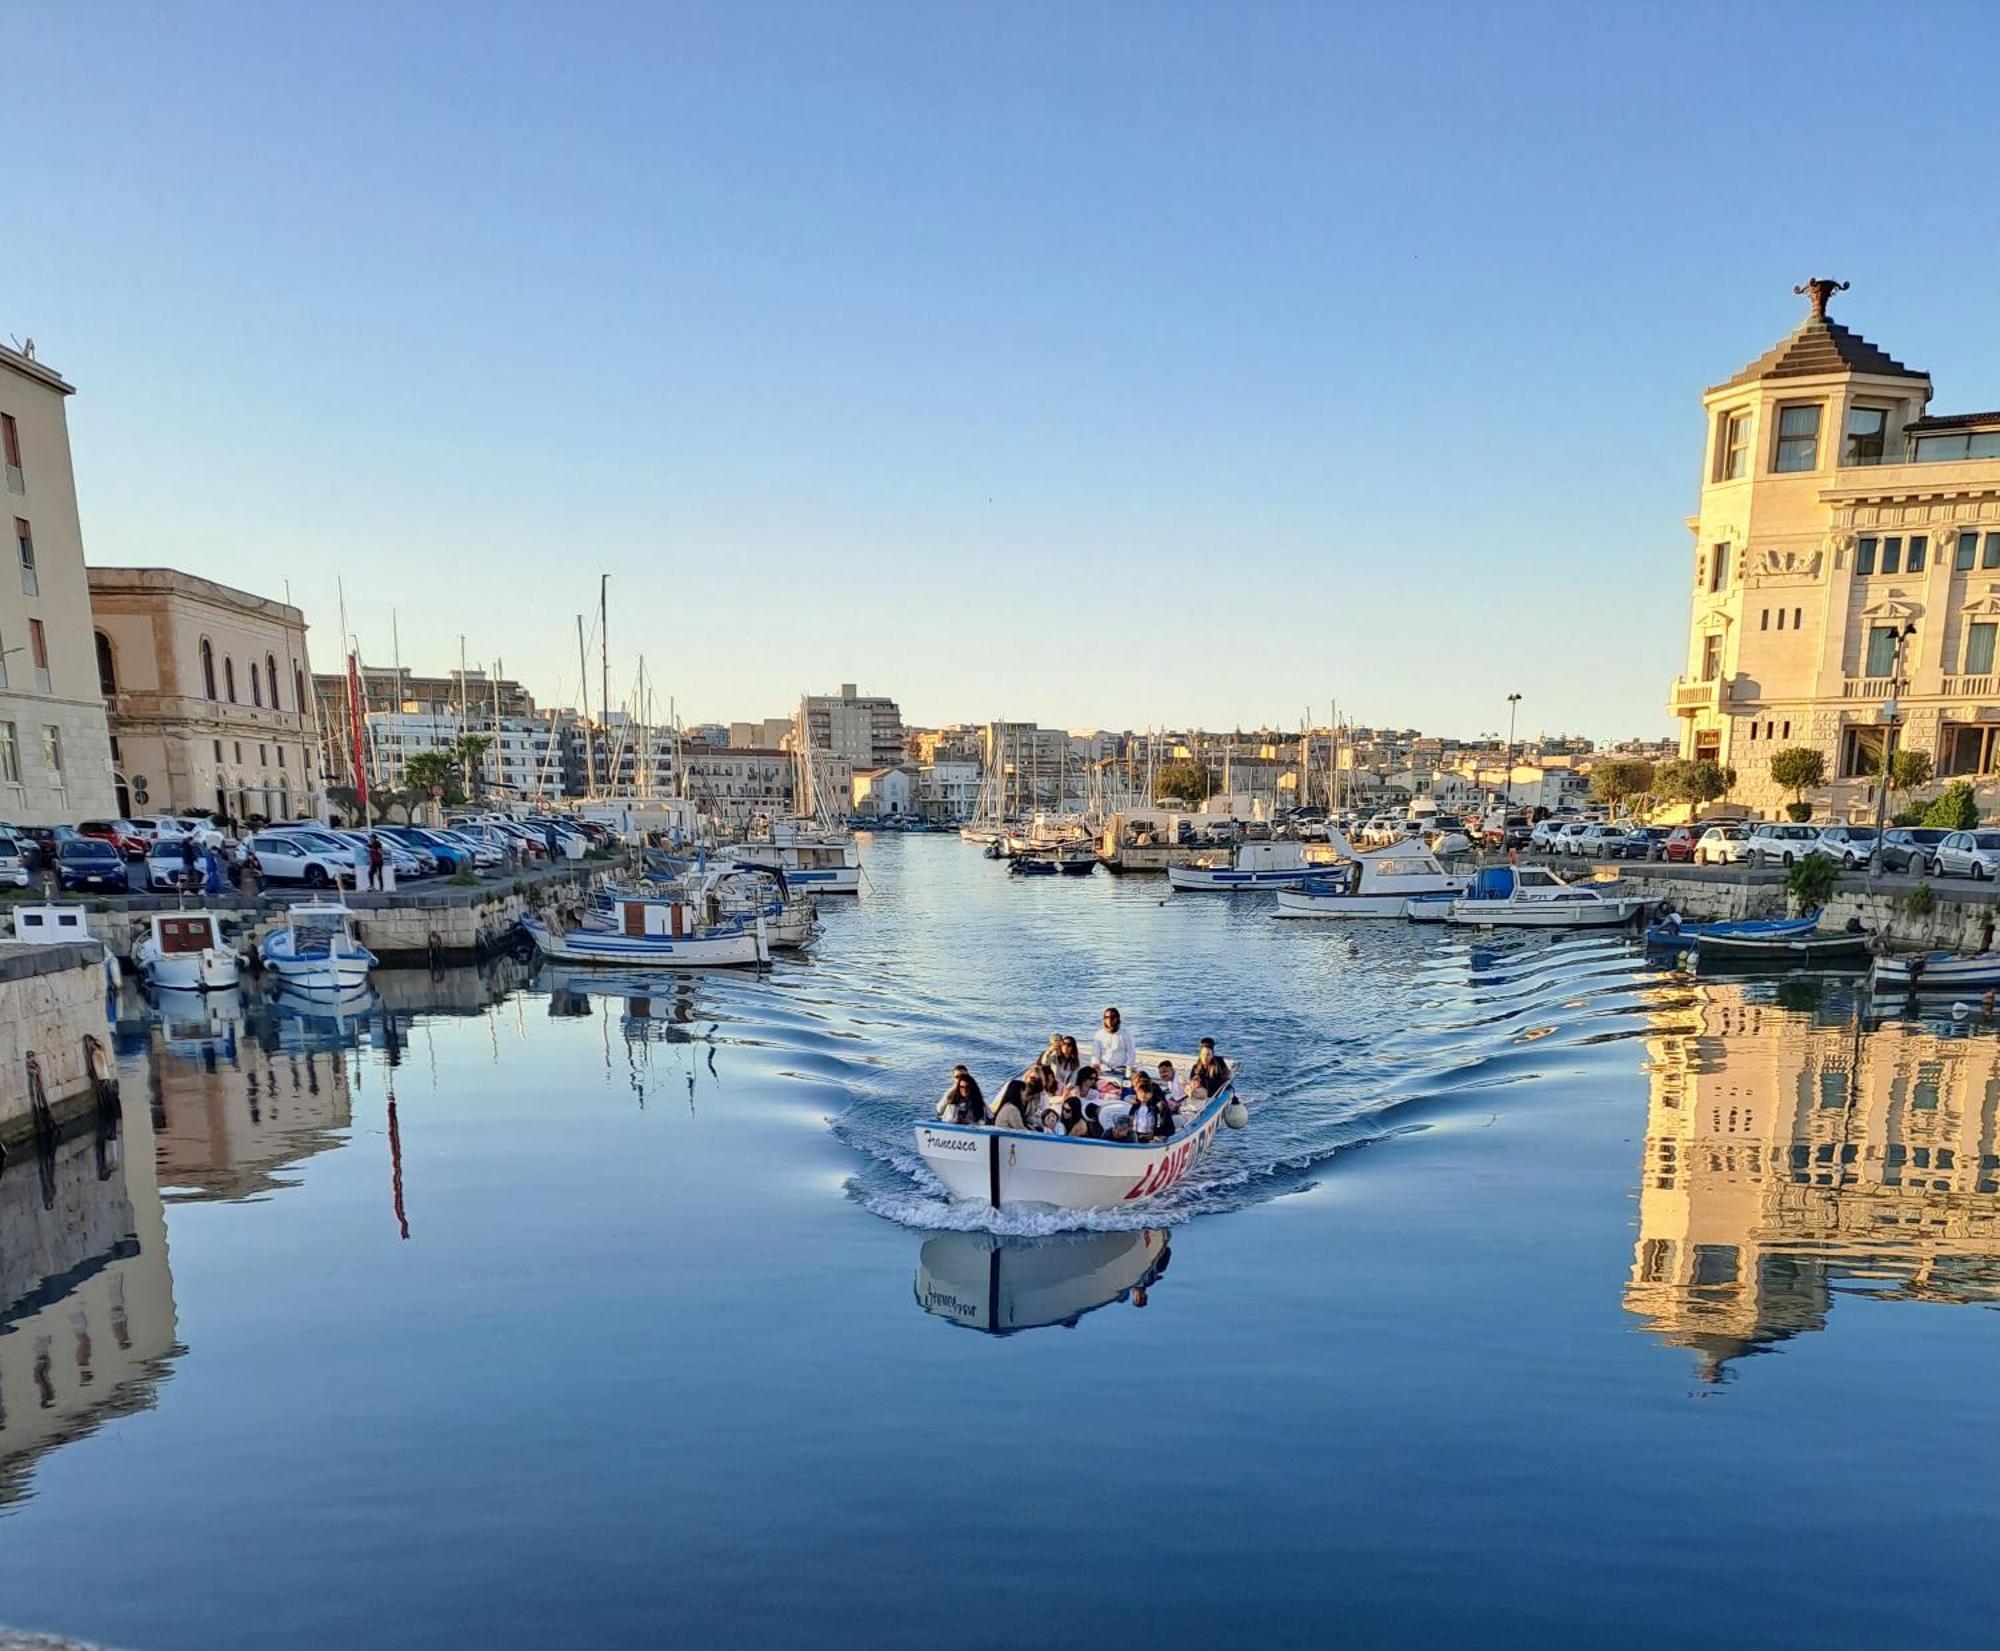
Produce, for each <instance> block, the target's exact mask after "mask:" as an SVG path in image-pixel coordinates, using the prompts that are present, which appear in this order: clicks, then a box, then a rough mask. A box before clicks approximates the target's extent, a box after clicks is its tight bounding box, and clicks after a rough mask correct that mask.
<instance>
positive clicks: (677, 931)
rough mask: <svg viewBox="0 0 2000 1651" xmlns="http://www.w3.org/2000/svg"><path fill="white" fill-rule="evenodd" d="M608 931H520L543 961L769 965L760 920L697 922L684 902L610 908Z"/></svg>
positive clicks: (542, 926) (618, 965)
mask: <svg viewBox="0 0 2000 1651" xmlns="http://www.w3.org/2000/svg"><path fill="white" fill-rule="evenodd" d="M613 911H614V923H613V926H612V927H611V928H608V929H594V928H575V929H567V930H563V931H557V930H555V929H552V928H550V927H549V926H548V925H547V924H546V923H544V922H542V921H541V919H539V918H537V917H533V916H528V917H524V918H522V919H521V928H522V930H523V932H524V933H526V934H527V936H528V937H529V938H530V939H531V940H533V941H534V943H535V947H536V949H537V950H538V951H539V952H540V953H541V954H542V956H544V957H550V958H554V959H555V960H556V961H557V962H559V963H589V964H592V965H594V966H597V967H607V966H608V967H610V968H614V969H707V968H734V967H742V966H745V965H749V966H753V967H754V966H756V965H758V964H763V963H769V962H770V961H771V943H770V940H769V938H768V937H767V935H766V933H765V927H764V914H763V913H762V912H761V911H757V912H752V913H749V914H748V915H738V916H735V917H725V918H723V919H722V920H721V921H720V922H717V923H706V924H705V923H702V922H700V921H698V916H699V914H698V913H697V912H696V911H695V909H694V908H693V907H691V906H690V905H689V904H688V903H687V902H686V901H685V900H655V899H652V898H650V897H647V898H632V897H629V896H628V897H626V898H623V899H618V900H616V901H614V903H613Z"/></svg>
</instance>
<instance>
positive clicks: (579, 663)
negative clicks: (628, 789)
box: [576, 614, 597, 797]
mask: <svg viewBox="0 0 2000 1651" xmlns="http://www.w3.org/2000/svg"><path fill="white" fill-rule="evenodd" d="M576 670H577V676H578V679H579V680H580V682H581V683H582V687H583V774H584V781H583V783H584V795H585V796H588V797H595V796H596V795H597V740H596V738H595V736H594V734H593V732H592V729H591V726H590V655H589V654H587V653H586V652H585V651H584V647H583V615H582V614H578V615H577V616H576Z"/></svg>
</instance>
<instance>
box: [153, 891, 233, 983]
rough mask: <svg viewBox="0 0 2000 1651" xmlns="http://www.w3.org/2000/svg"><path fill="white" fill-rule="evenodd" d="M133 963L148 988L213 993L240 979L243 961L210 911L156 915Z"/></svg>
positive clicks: (174, 912) (219, 922)
mask: <svg viewBox="0 0 2000 1651" xmlns="http://www.w3.org/2000/svg"><path fill="white" fill-rule="evenodd" d="M132 962H133V964H134V966H135V967H136V968H137V969H138V971H139V977H140V978H141V979H142V980H144V981H145V982H146V983H147V984H148V985H152V986H166V987H170V988H174V989H177V990H181V991H190V992H212V991H216V990H218V989H219V988H222V987H226V986H234V985H235V984H236V983H237V981H238V980H239V979H241V978H242V959H241V958H239V957H238V956H237V955H236V948H235V947H234V946H232V945H230V944H229V942H228V941H227V940H225V939H224V938H223V936H222V919H221V918H220V917H218V916H217V915H216V914H215V913H214V912H212V911H172V912H155V913H154V914H153V916H152V918H151V920H150V924H149V932H148V933H147V935H146V938H145V939H144V940H142V941H140V942H139V943H138V945H136V946H134V947H133V948H132Z"/></svg>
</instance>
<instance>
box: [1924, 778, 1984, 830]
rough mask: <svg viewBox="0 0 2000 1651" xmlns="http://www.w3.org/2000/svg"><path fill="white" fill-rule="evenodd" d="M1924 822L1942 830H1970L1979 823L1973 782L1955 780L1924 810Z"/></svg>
mask: <svg viewBox="0 0 2000 1651" xmlns="http://www.w3.org/2000/svg"><path fill="white" fill-rule="evenodd" d="M1924 824H1925V825H1927V826H1934V827H1936V828H1937V829H1938V830H1940V831H1970V830H1971V829H1972V828H1973V827H1974V826H1976V825H1977V824H1979V810H1978V809H1977V808H1975V807H1974V806H1973V803H1972V782H1971V781H1970V780H1953V781H1952V782H1951V784H1950V785H1948V786H1946V787H1945V788H1944V790H1942V791H1940V792H1939V793H1938V795H1937V800H1936V801H1935V802H1933V803H1932V804H1931V806H1930V807H1929V808H1927V809H1925V810H1924Z"/></svg>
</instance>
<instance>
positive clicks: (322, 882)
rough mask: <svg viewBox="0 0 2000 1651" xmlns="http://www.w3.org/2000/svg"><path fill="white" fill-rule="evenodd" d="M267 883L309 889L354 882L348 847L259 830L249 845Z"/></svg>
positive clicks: (342, 844)
mask: <svg viewBox="0 0 2000 1651" xmlns="http://www.w3.org/2000/svg"><path fill="white" fill-rule="evenodd" d="M248 847H249V850H250V852H251V853H252V854H254V855H255V856H256V857H257V867H258V870H260V871H261V872H262V873H263V874H264V880H265V881H266V882H267V883H304V884H305V885H306V886H307V887H308V888H315V889H323V888H329V887H337V886H338V885H340V884H341V883H350V884H351V883H352V882H353V881H354V860H353V857H352V855H351V854H350V853H349V852H348V849H347V845H346V844H344V843H341V842H339V841H337V840H334V841H333V842H332V845H331V846H329V845H328V843H327V842H324V841H318V840H315V839H312V838H309V837H305V836H301V835H296V834H294V833H291V832H287V831H259V832H257V833H256V834H254V835H253V836H252V837H251V839H250V841H249V844H248Z"/></svg>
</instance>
